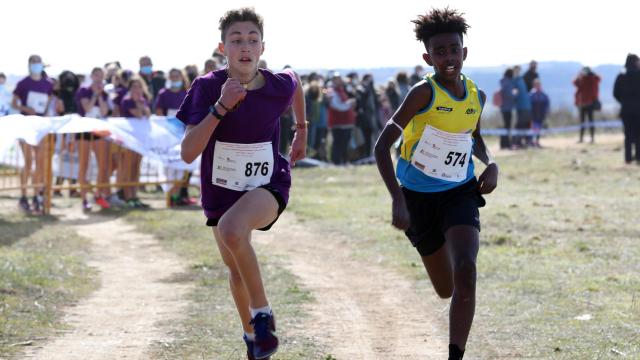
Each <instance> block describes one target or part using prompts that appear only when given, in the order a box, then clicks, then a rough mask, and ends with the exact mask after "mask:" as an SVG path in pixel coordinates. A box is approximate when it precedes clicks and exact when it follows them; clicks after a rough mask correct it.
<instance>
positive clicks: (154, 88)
mask: <svg viewBox="0 0 640 360" xmlns="http://www.w3.org/2000/svg"><path fill="white" fill-rule="evenodd" d="M139 64H140V72H138V75H140V78H142V79H143V80H144V82H145V83H146V85H147V89H149V95H151V97H149V98H147V101H149V102H151V103H152V104H153V102H154V101H155V99H156V97H157V96H158V93H159V92H160V89H163V88H164V87H165V82H166V79H165V78H164V73H163V72H162V71H156V72H154V71H153V63H152V62H151V58H150V57H148V56H142V57H140V60H139Z"/></svg>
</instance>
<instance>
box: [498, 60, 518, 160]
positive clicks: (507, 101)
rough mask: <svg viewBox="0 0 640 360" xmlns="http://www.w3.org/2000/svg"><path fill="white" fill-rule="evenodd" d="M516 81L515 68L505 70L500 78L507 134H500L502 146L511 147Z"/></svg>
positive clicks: (502, 147) (502, 108) (501, 106)
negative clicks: (514, 77) (514, 76)
mask: <svg viewBox="0 0 640 360" xmlns="http://www.w3.org/2000/svg"><path fill="white" fill-rule="evenodd" d="M516 92H517V90H516V83H515V80H514V79H513V69H511V68H509V69H507V70H506V71H505V72H504V76H503V77H502V79H501V80H500V99H501V100H500V112H501V113H502V120H503V122H504V128H505V130H507V135H502V136H500V148H501V149H509V148H511V120H512V119H513V108H514V106H515V94H516Z"/></svg>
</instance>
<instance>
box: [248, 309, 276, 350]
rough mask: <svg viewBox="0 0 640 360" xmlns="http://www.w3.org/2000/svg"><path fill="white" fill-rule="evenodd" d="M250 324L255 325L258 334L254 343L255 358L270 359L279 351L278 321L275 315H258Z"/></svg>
mask: <svg viewBox="0 0 640 360" xmlns="http://www.w3.org/2000/svg"><path fill="white" fill-rule="evenodd" d="M250 324H251V325H253V329H254V332H255V334H256V340H255V341H254V342H253V357H255V358H256V359H268V358H269V356H271V355H273V354H274V353H275V352H276V351H278V338H277V337H276V320H275V318H274V317H273V314H265V313H258V314H257V315H256V316H255V317H254V318H253V319H252V320H251V322H250Z"/></svg>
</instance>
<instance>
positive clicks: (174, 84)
mask: <svg viewBox="0 0 640 360" xmlns="http://www.w3.org/2000/svg"><path fill="white" fill-rule="evenodd" d="M171 87H172V88H181V87H182V81H172V82H171Z"/></svg>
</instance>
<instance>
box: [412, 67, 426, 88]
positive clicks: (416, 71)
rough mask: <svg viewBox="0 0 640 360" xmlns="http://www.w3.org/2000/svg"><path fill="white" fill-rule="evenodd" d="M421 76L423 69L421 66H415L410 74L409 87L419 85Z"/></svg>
mask: <svg viewBox="0 0 640 360" xmlns="http://www.w3.org/2000/svg"><path fill="white" fill-rule="evenodd" d="M423 76H424V68H423V67H422V65H416V67H415V68H413V74H411V86H413V85H415V84H417V83H419V82H420V80H422V77H423Z"/></svg>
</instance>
